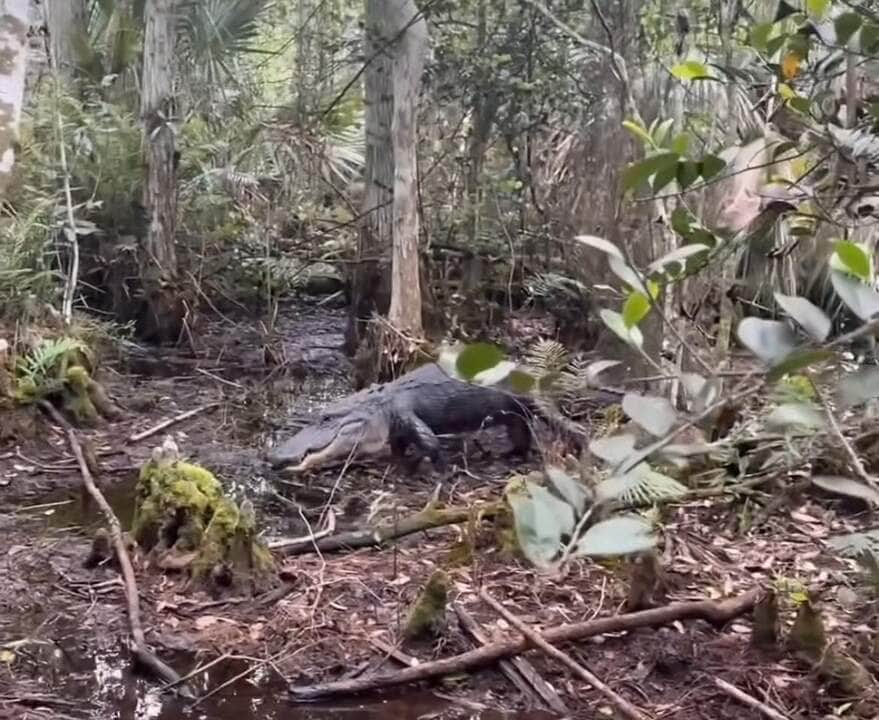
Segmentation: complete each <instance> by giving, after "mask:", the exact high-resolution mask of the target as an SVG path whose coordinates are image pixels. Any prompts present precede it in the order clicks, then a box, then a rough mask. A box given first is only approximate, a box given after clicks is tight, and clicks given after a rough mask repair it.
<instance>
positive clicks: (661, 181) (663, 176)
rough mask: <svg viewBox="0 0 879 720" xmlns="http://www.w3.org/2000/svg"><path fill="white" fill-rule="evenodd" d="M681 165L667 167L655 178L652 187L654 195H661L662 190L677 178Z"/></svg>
mask: <svg viewBox="0 0 879 720" xmlns="http://www.w3.org/2000/svg"><path fill="white" fill-rule="evenodd" d="M679 165H680V163H674V164H672V165H666V166H665V167H664V168H661V169H660V170H659V171H658V172H657V173H656V175H654V176H653V182H652V183H651V187H652V188H653V192H654V193H659V192H660V191H661V190H662V189H664V188H666V187H668V185H669V183H671V182H672V181H673V180H674V179H675V177H677V174H678V167H679Z"/></svg>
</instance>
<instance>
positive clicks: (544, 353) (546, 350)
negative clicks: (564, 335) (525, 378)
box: [525, 340, 568, 377]
mask: <svg viewBox="0 0 879 720" xmlns="http://www.w3.org/2000/svg"><path fill="white" fill-rule="evenodd" d="M525 364H526V365H527V366H528V367H529V368H530V369H531V370H533V371H535V372H536V374H537V375H538V376H539V377H544V376H546V375H554V374H557V373H560V372H562V371H563V370H564V369H565V368H566V367H567V365H568V351H567V349H566V348H565V346H564V345H562V344H561V343H560V342H558V341H556V340H538V341H537V342H536V343H534V345H532V346H531V347H529V348H528V350H527V351H526V353H525Z"/></svg>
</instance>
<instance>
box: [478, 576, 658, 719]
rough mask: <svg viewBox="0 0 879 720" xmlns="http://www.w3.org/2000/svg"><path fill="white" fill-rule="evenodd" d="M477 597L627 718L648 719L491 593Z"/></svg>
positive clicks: (481, 591) (485, 592) (485, 591)
mask: <svg viewBox="0 0 879 720" xmlns="http://www.w3.org/2000/svg"><path fill="white" fill-rule="evenodd" d="M479 597H481V598H482V599H483V600H484V601H485V602H486V603H488V604H489V605H490V606H491V607H492V609H493V610H494V611H495V612H497V613H498V614H499V615H500V616H501V617H502V618H504V620H506V621H507V622H508V623H510V625H512V626H513V627H514V628H516V630H518V631H519V632H520V633H522V635H524V636H525V638H527V639H528V642H530V643H531V644H532V645H534V646H535V647H538V648H540V650H542V651H543V652H544V653H546V654H547V655H549V656H550V657H551V658H555V659H556V660H558V661H559V662H561V663H562V664H563V665H567V666H568V667H569V668H570V669H571V670H573V671H574V673H575V674H576V675H578V676H579V677H580V679H582V680H585V681H586V682H587V683H589V684H590V685H591V686H592V687H594V688H595V689H596V690H598V691H599V692H600V693H601V694H602V695H604V697H605V698H607V699H608V700H609V701H610V702H611V703H612V704H613V705H614V707H616V708H617V709H618V710H619V711H620V712H621V713H622V714H623V715H625V716H626V717H627V718H631V720H648V716H647V715H645V714H644V713H643V712H641V710H639V709H638V708H637V707H635V706H634V705H632V703H630V702H629V701H628V700H626V699H625V698H624V697H623V696H622V695H620V694H619V693H617V692H616V691H615V690H613V689H612V688H611V687H610V686H609V685H608V684H606V683H605V682H604V681H602V680H600V679H599V678H598V677H597V676H596V675H594V674H592V673H591V672H589V671H588V670H587V669H586V668H584V667H583V666H582V665H581V664H580V663H578V662H577V661H576V660H574V658H572V657H571V656H570V655H568V654H567V653H563V652H562V651H561V650H559V649H558V648H557V647H554V646H553V645H551V644H550V643H548V642H547V641H546V640H545V639H544V638H543V636H541V635H540V634H539V633H537V632H535V631H534V630H532V629H531V628H529V627H528V626H527V625H526V624H525V623H523V622H522V621H521V620H520V619H519V618H517V617H516V616H515V615H513V613H511V612H510V611H509V610H507V609H506V608H505V607H504V606H503V605H501V604H500V603H499V602H498V601H497V600H495V599H494V598H493V597H492V596H491V595H489V594H488V591H487V590H485V589H482V590H480V591H479Z"/></svg>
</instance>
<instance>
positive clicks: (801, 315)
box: [775, 292, 831, 342]
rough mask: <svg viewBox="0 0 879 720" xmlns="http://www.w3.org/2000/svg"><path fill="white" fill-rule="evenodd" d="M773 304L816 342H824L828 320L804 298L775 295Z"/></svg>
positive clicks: (828, 330)
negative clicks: (779, 307) (776, 304)
mask: <svg viewBox="0 0 879 720" xmlns="http://www.w3.org/2000/svg"><path fill="white" fill-rule="evenodd" d="M775 302H777V303H778V304H779V305H781V309H782V310H784V311H785V312H786V313H787V314H788V315H790V316H791V317H792V318H793V319H794V320H796V321H797V323H798V324H799V325H800V326H801V327H802V328H803V330H805V331H806V332H807V333H809V335H811V336H812V337H813V338H814V339H815V340H817V341H818V342H824V341H825V340H826V339H827V336H828V335H829V334H830V324H831V323H830V318H829V317H827V315H825V314H824V311H823V310H821V308H819V307H817V306H816V305H814V304H812V303H811V302H809V301H808V300H806V298H803V297H798V296H796V295H782V294H781V293H779V292H777V293H775Z"/></svg>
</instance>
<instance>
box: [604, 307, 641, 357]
mask: <svg viewBox="0 0 879 720" xmlns="http://www.w3.org/2000/svg"><path fill="white" fill-rule="evenodd" d="M598 316H599V317H600V318H601V320H602V322H603V323H604V324H605V325H606V326H607V328H608V330H610V331H611V332H613V333H614V334H615V335H616V336H617V337H618V338H619V339H620V340H622V341H623V342H625V343H628V344H629V345H632V346H633V347H636V348H638V347H641V346H642V345H643V344H644V335H643V334H642V333H641V331H640V330H639V329H638V328H637V326H636V327H631V328H630V327H626V323H625V322H623V316H622V315H620V313H618V312H614V311H613V310H609V309H607V308H603V309H602V310H600V311H599V313H598Z"/></svg>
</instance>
